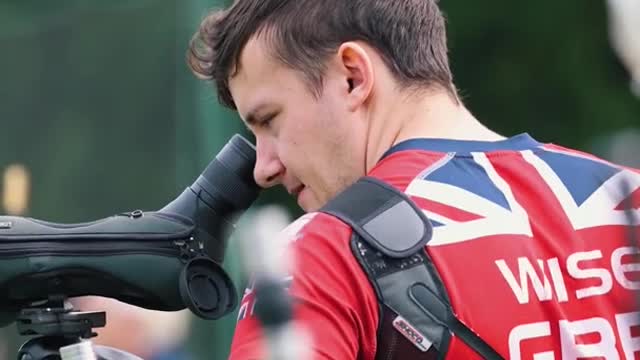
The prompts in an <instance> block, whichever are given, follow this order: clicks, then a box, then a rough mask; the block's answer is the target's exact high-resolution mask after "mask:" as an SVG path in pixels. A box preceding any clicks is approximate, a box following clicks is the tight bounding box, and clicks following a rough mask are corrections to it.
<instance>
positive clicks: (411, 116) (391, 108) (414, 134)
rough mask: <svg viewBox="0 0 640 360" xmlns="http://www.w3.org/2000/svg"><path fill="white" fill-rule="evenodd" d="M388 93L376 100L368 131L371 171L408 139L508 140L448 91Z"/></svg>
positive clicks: (367, 158) (367, 163) (368, 152)
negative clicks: (394, 148)
mask: <svg viewBox="0 0 640 360" xmlns="http://www.w3.org/2000/svg"><path fill="white" fill-rule="evenodd" d="M388 95H390V94H385V95H384V96H383V97H382V98H384V99H385V101H384V103H379V104H375V103H372V111H371V112H370V114H371V115H370V117H369V124H370V125H369V131H368V134H367V152H366V164H365V166H366V172H367V173H368V172H369V171H370V170H371V169H372V168H373V167H374V166H375V165H376V163H377V162H378V161H379V160H380V158H381V157H382V155H383V154H384V153H385V152H386V151H387V150H389V149H390V148H391V147H392V146H394V145H395V144H397V143H399V142H402V141H404V140H408V139H415V138H439V139H451V140H480V141H497V140H502V139H504V137H503V136H501V135H498V134H497V133H495V132H493V131H491V130H489V129H488V128H486V127H485V126H484V125H482V124H481V123H480V121H478V120H477V119H476V118H475V117H474V116H473V115H472V114H471V113H470V112H469V111H468V110H467V109H466V108H465V107H464V105H462V104H461V103H457V102H456V101H454V100H453V99H452V98H451V97H450V96H449V95H448V94H447V93H445V92H437V93H429V94H426V95H425V94H421V95H420V96H416V95H413V96H411V97H408V96H406V95H404V96H395V98H394V97H393V96H388ZM376 105H377V106H376Z"/></svg>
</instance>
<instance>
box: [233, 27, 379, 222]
mask: <svg viewBox="0 0 640 360" xmlns="http://www.w3.org/2000/svg"><path fill="white" fill-rule="evenodd" d="M265 46H266V45H265V42H264V40H261V39H260V38H254V39H252V40H250V41H249V42H248V43H247V45H246V47H245V48H244V50H243V53H242V56H241V59H240V67H239V71H238V73H237V74H236V75H234V76H233V77H232V78H231V79H230V84H229V87H230V91H231V94H232V96H233V99H234V101H235V104H236V106H237V108H238V113H239V114H240V116H241V117H242V119H243V121H244V122H245V123H246V124H247V126H248V127H249V129H250V130H251V131H252V132H253V134H254V135H255V137H256V147H257V162H256V167H255V170H254V176H255V178H256V181H257V183H258V184H259V185H261V186H262V187H265V188H266V187H271V186H274V185H277V184H281V185H283V186H284V187H285V188H286V189H287V191H288V192H289V193H290V194H292V196H294V197H296V198H297V200H298V205H300V207H301V208H302V209H304V210H305V211H315V210H317V209H318V208H320V207H322V206H323V205H324V204H325V203H326V202H327V201H328V200H330V199H331V198H332V197H334V196H335V195H337V193H338V192H340V191H341V190H344V189H345V188H346V187H347V186H349V185H350V184H352V183H353V182H355V181H356V180H357V179H358V178H359V177H361V176H363V175H365V173H364V172H365V170H364V168H365V145H366V143H365V136H366V130H367V129H366V122H365V121H364V118H363V116H362V115H359V114H358V113H357V112H354V111H352V110H351V111H350V110H348V107H347V104H346V101H345V95H346V94H348V91H349V84H348V81H347V78H346V77H345V75H344V73H341V72H340V71H338V67H337V66H336V64H333V65H332V64H329V65H328V70H327V72H326V74H325V77H324V83H323V89H322V94H321V96H320V97H319V98H316V97H314V94H313V93H312V92H311V91H310V89H309V87H308V86H307V83H306V82H304V79H303V77H302V75H301V74H300V73H299V72H296V71H294V70H291V69H290V68H288V67H286V66H284V65H282V64H281V63H279V62H277V61H276V60H274V59H272V56H270V55H269V53H268V51H267V49H266V47H265Z"/></svg>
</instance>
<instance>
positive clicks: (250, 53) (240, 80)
mask: <svg viewBox="0 0 640 360" xmlns="http://www.w3.org/2000/svg"><path fill="white" fill-rule="evenodd" d="M300 82H301V81H300V79H299V78H298V76H297V73H296V72H295V71H293V70H291V69H290V68H288V67H286V66H285V65H284V64H282V63H281V62H279V61H278V60H276V59H275V58H274V57H273V55H272V54H271V52H270V51H269V49H268V43H267V42H266V41H265V40H264V39H263V38H262V37H253V38H251V39H250V40H249V41H248V42H247V44H246V45H245V47H244V49H243V50H242V53H241V54H240V59H239V61H238V64H237V71H236V72H235V74H233V75H232V76H231V77H230V78H229V90H230V91H231V95H232V96H233V100H234V102H235V104H236V106H237V108H238V111H240V112H241V114H242V111H243V110H245V109H246V108H247V107H251V106H253V104H256V103H258V102H265V101H268V100H273V99H275V98H278V97H283V96H284V95H285V94H286V93H289V92H292V91H298V90H299V86H300V84H299V83H300ZM245 111H246V110H245Z"/></svg>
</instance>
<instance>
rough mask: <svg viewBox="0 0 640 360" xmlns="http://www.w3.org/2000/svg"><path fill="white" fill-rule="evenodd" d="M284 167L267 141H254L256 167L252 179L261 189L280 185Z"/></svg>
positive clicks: (272, 146)
mask: <svg viewBox="0 0 640 360" xmlns="http://www.w3.org/2000/svg"><path fill="white" fill-rule="evenodd" d="M284 170H285V167H284V165H283V164H282V162H280V159H279V157H278V155H277V152H276V151H275V147H274V145H273V144H271V143H270V142H268V141H263V140H260V139H256V166H255V167H254V169H253V177H254V178H255V180H256V183H257V184H258V185H260V187H263V188H269V187H272V186H274V185H277V184H279V183H280V178H281V175H282V174H283V173H284Z"/></svg>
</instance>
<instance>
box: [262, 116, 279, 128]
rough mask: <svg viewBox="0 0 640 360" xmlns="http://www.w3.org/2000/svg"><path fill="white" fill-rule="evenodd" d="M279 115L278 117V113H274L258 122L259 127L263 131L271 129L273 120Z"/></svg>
mask: <svg viewBox="0 0 640 360" xmlns="http://www.w3.org/2000/svg"><path fill="white" fill-rule="evenodd" d="M277 115H278V114H277V113H272V114H269V115H267V116H265V117H263V118H261V119H260V120H259V121H258V124H257V125H258V127H260V128H263V129H269V128H270V127H271V125H272V123H273V120H274V119H275V118H276V116H277Z"/></svg>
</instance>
